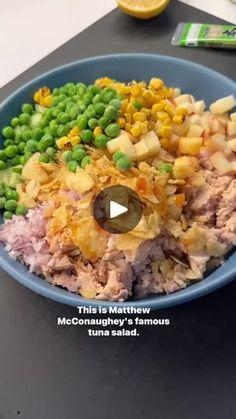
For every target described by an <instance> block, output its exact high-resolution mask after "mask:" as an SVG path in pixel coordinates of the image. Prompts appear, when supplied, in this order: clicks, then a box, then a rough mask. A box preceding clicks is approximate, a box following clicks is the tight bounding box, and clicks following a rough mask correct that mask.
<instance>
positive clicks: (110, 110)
mask: <svg viewBox="0 0 236 419" xmlns="http://www.w3.org/2000/svg"><path fill="white" fill-rule="evenodd" d="M104 117H107V118H108V119H109V120H110V121H116V119H117V117H118V111H117V109H116V108H114V106H108V107H107V108H106V110H105V112H104Z"/></svg>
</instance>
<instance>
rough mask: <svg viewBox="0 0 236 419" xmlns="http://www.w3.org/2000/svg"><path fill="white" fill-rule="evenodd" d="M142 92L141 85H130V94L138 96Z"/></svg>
mask: <svg viewBox="0 0 236 419" xmlns="http://www.w3.org/2000/svg"><path fill="white" fill-rule="evenodd" d="M141 94H142V87H141V86H139V85H138V84H136V85H135V86H132V87H131V95H132V96H133V97H137V96H140V95H141Z"/></svg>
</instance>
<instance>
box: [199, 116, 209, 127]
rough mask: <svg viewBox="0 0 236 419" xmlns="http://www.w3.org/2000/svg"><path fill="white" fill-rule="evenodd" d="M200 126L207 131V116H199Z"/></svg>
mask: <svg viewBox="0 0 236 419" xmlns="http://www.w3.org/2000/svg"><path fill="white" fill-rule="evenodd" d="M200 125H201V127H202V128H203V129H204V130H207V131H208V130H209V117H208V116H207V115H202V116H200Z"/></svg>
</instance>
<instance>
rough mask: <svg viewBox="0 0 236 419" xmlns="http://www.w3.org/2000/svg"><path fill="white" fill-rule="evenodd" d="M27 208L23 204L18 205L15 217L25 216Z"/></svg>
mask: <svg viewBox="0 0 236 419" xmlns="http://www.w3.org/2000/svg"><path fill="white" fill-rule="evenodd" d="M27 211H28V208H27V207H26V206H25V205H24V204H18V205H17V207H16V215H25V214H26V213H27Z"/></svg>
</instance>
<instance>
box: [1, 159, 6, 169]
mask: <svg viewBox="0 0 236 419" xmlns="http://www.w3.org/2000/svg"><path fill="white" fill-rule="evenodd" d="M4 169H6V163H5V161H3V160H0V170H4Z"/></svg>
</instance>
